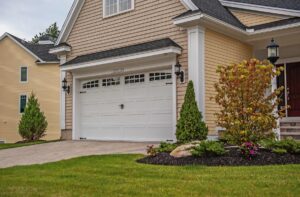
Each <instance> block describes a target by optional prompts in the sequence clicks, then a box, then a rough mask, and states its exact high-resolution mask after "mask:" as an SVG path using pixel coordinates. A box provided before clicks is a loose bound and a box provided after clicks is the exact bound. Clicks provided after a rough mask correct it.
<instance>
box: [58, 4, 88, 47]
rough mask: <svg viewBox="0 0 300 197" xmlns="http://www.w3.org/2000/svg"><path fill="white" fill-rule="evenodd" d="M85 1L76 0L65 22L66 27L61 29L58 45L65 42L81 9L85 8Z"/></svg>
mask: <svg viewBox="0 0 300 197" xmlns="http://www.w3.org/2000/svg"><path fill="white" fill-rule="evenodd" d="M84 2H85V0H74V2H73V4H72V7H71V9H70V11H69V13H68V16H67V18H66V20H65V22H64V25H63V27H62V29H61V32H60V34H59V36H58V39H57V41H56V43H55V44H56V45H58V44H60V43H62V42H65V41H66V40H67V38H68V36H69V34H70V32H71V30H72V28H73V26H74V24H75V21H76V19H77V18H78V15H79V13H80V10H81V8H82V7H83V4H84Z"/></svg>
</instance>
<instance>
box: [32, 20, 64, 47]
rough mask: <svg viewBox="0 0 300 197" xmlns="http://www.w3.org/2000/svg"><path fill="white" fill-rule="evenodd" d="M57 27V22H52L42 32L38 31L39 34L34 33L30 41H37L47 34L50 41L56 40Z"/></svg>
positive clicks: (57, 34)
mask: <svg viewBox="0 0 300 197" xmlns="http://www.w3.org/2000/svg"><path fill="white" fill-rule="evenodd" d="M59 33H60V31H59V27H58V26H57V23H53V24H52V25H50V26H49V27H48V28H47V29H46V30H45V31H44V32H40V33H39V34H37V35H35V36H34V37H33V38H32V41H31V42H32V43H38V42H39V41H40V39H41V38H42V37H44V36H48V37H49V38H50V40H51V41H52V42H56V40H57V38H58V36H59Z"/></svg>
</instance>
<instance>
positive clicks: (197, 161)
mask: <svg viewBox="0 0 300 197" xmlns="http://www.w3.org/2000/svg"><path fill="white" fill-rule="evenodd" d="M137 162H138V163H145V164H155V165H172V166H185V165H206V166H257V165H259V166H261V165H283V164H300V155H292V154H288V153H287V154H284V155H279V154H275V153H272V152H270V151H268V150H260V151H259V153H258V155H257V156H256V157H255V158H253V159H252V160H248V159H245V158H243V157H242V156H241V153H240V151H239V149H236V148H235V149H230V150H229V152H228V153H227V154H226V155H224V156H219V157H217V156H214V157H194V156H190V157H184V158H175V157H172V156H170V154H169V153H159V154H157V155H156V156H154V157H151V156H148V157H145V158H142V159H139V160H137Z"/></svg>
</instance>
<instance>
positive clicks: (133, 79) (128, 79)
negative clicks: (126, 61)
mask: <svg viewBox="0 0 300 197" xmlns="http://www.w3.org/2000/svg"><path fill="white" fill-rule="evenodd" d="M144 82H145V74H140V75H130V76H125V84H134V83H144Z"/></svg>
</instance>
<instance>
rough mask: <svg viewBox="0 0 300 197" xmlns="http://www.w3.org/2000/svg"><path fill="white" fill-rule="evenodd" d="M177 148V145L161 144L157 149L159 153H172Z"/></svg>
mask: <svg viewBox="0 0 300 197" xmlns="http://www.w3.org/2000/svg"><path fill="white" fill-rule="evenodd" d="M175 148H177V144H171V143H167V142H161V143H160V145H159V147H158V148H157V152H159V153H162V152H172V151H173V150H175Z"/></svg>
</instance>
